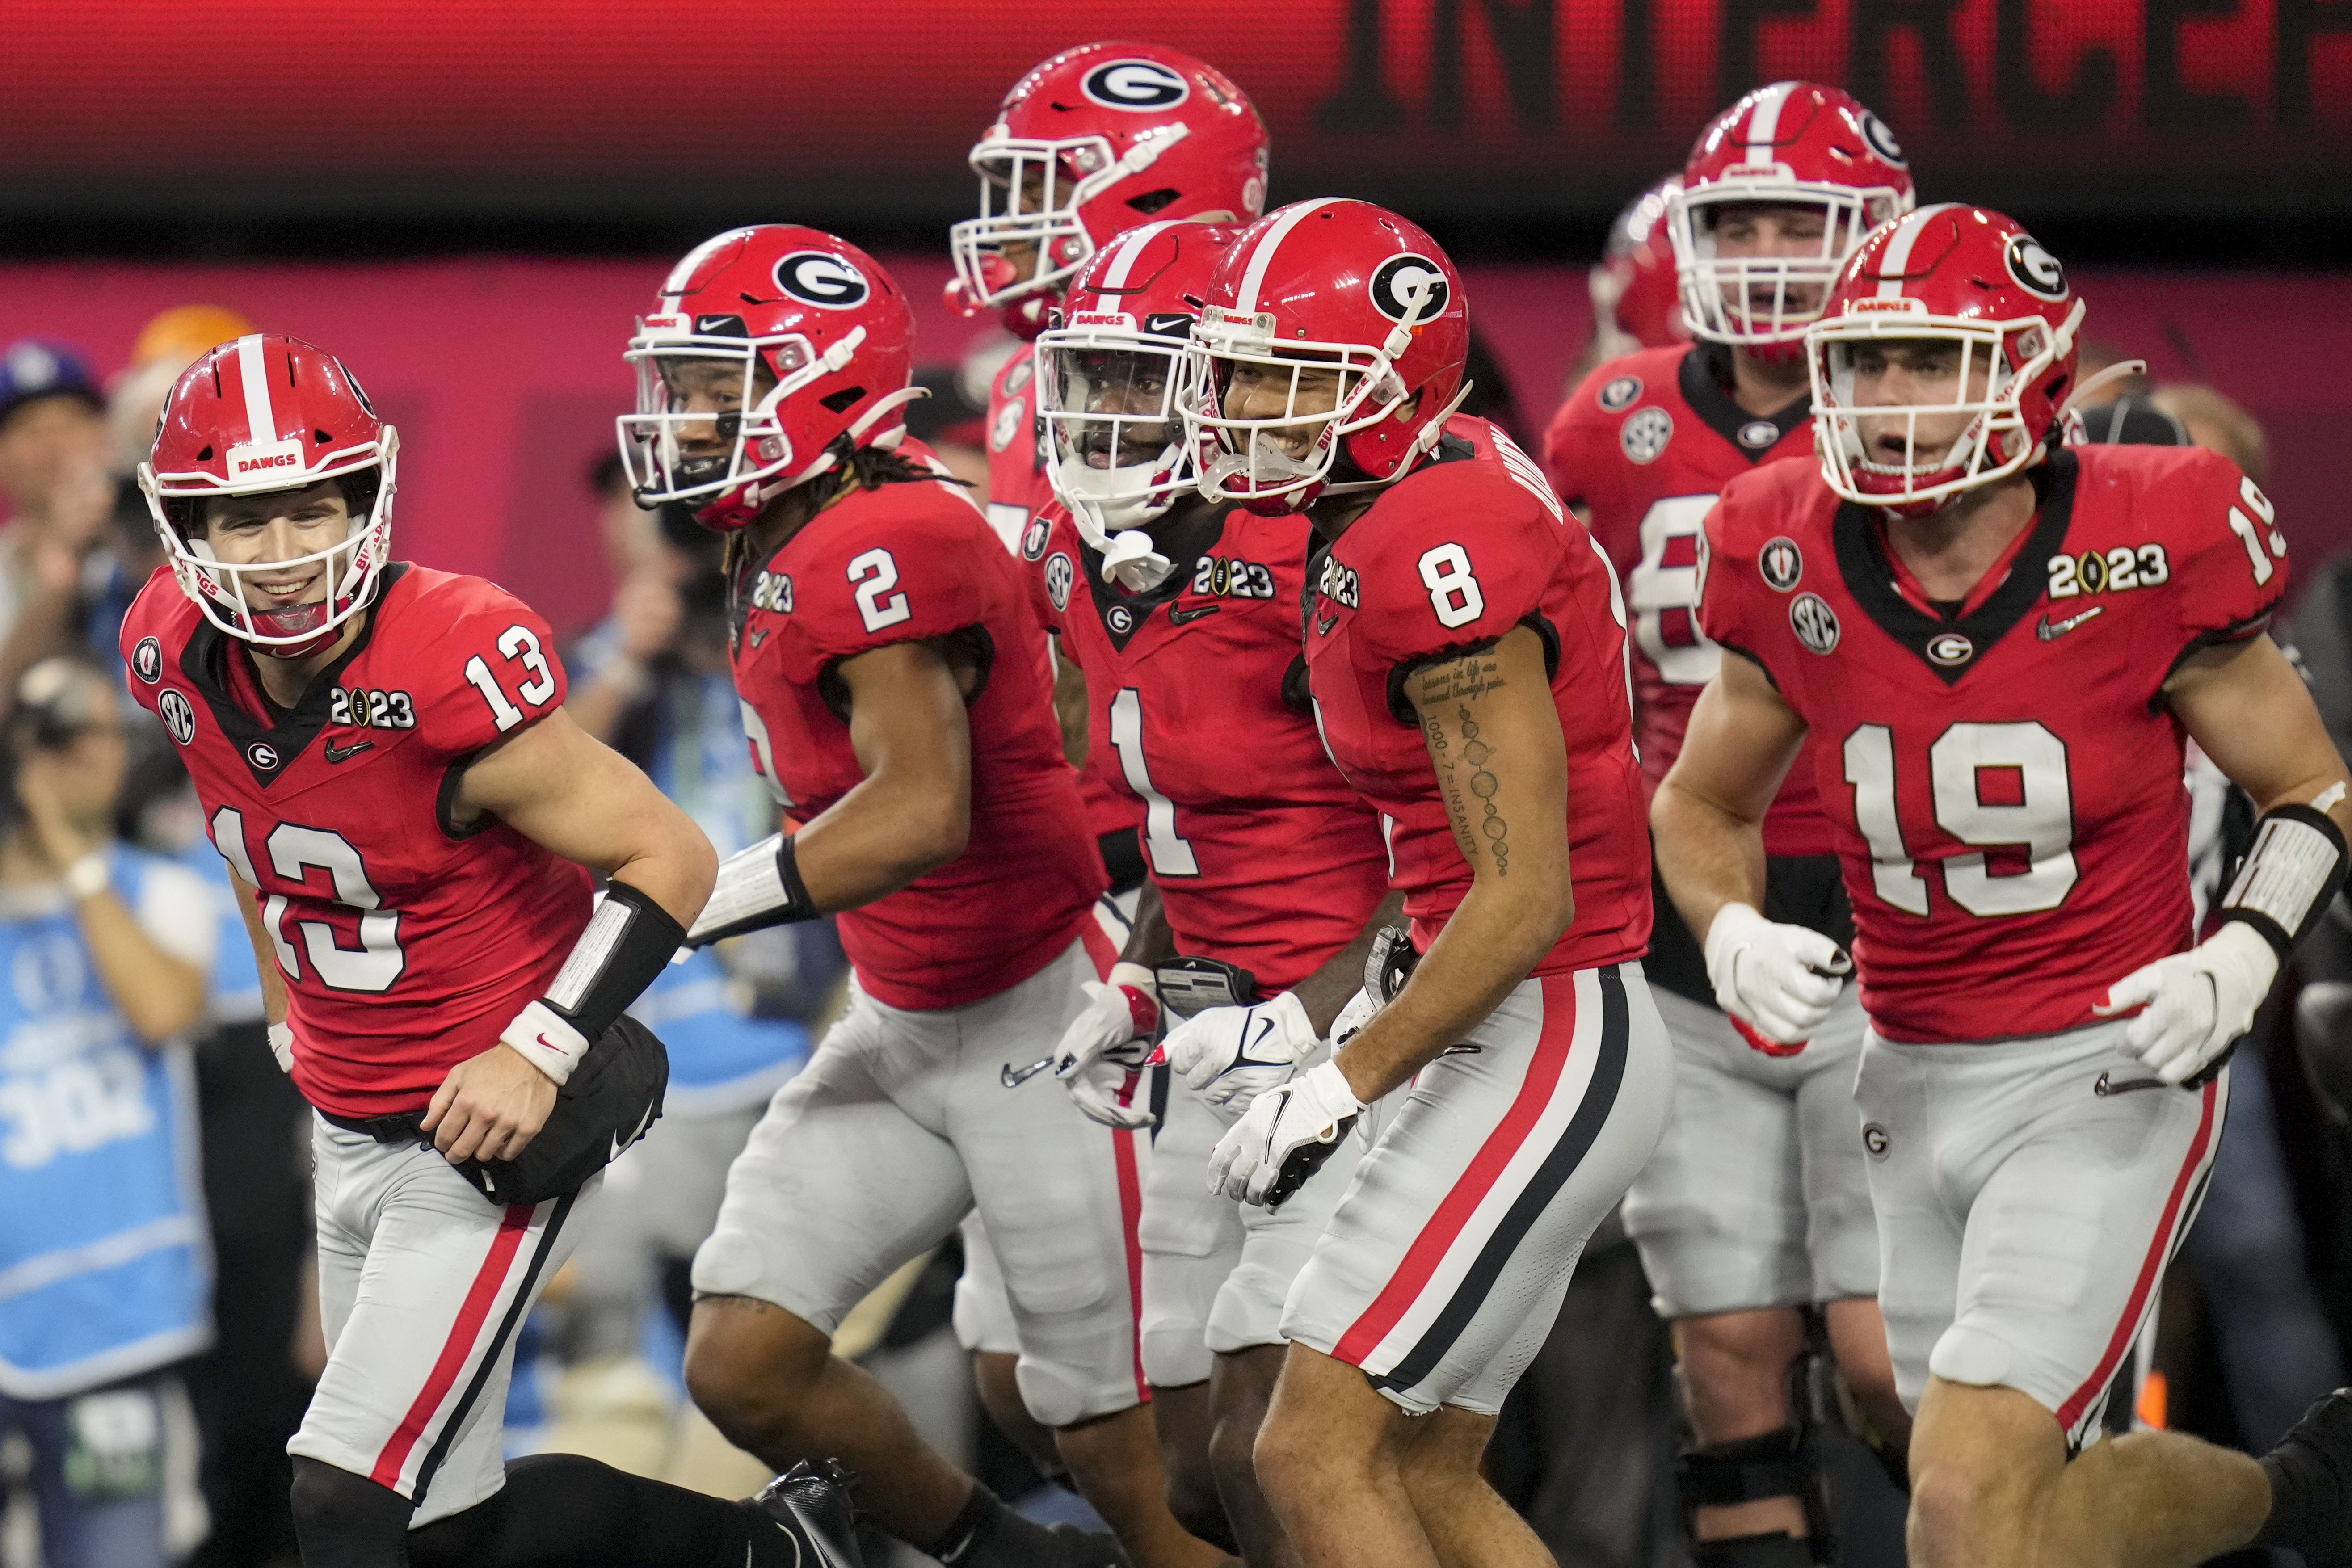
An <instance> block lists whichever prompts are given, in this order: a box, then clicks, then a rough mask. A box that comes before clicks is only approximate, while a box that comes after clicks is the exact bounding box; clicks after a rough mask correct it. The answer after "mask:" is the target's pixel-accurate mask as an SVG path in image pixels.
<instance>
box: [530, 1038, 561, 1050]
mask: <svg viewBox="0 0 2352 1568" xmlns="http://www.w3.org/2000/svg"><path fill="white" fill-rule="evenodd" d="M534 1043H536V1044H538V1045H541V1046H545V1047H547V1048H548V1049H549V1050H551V1051H561V1050H562V1049H563V1047H562V1046H559V1045H557V1044H556V1043H555V1042H554V1041H553V1040H551V1039H549V1038H548V1037H546V1036H545V1035H541V1036H540V1037H539V1038H538V1039H537V1041H536V1042H534Z"/></svg>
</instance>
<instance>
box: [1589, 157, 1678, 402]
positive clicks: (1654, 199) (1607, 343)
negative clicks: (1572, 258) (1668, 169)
mask: <svg viewBox="0 0 2352 1568" xmlns="http://www.w3.org/2000/svg"><path fill="white" fill-rule="evenodd" d="M1681 188H1682V176H1681V175H1679V174H1668V175H1667V176H1666V177H1665V178H1664V179H1663V180H1660V181H1659V182H1658V183H1657V184H1654V185H1652V186H1651V187H1650V188H1649V189H1648V190H1646V191H1643V193H1642V194H1641V195H1638V196H1636V197H1634V198H1633V202H1632V203H1631V204H1629V205H1627V206H1626V208H1625V210H1624V211H1622V212H1621V213H1619V214H1618V215H1617V220H1616V221H1615V222H1614V223H1612V224H1611V225H1610V226H1609V244H1608V247H1607V249H1605V250H1604V251H1603V252H1602V253H1601V260H1600V261H1599V262H1597V263H1596V264H1594V266H1593V268H1592V270H1591V273H1590V274H1589V275H1588V285H1589V287H1590V288H1591V293H1592V326H1593V331H1594V332H1596V333H1597V334H1598V335H1599V336H1600V338H1601V358H1602V359H1615V358H1616V357H1617V356H1618V355H1620V354H1627V353H1633V351H1634V350H1636V349H1663V348H1668V347H1671V346H1672V345H1674V344H1675V343H1685V342H1690V328H1689V327H1688V326H1686V325H1685V324H1684V322H1683V315H1682V297H1681V292H1680V289H1679V288H1678V286H1677V285H1676V283H1675V248H1674V247H1673V246H1672V245H1671V244H1669V243H1668V241H1667V239H1666V222H1665V219H1666V196H1667V195H1668V193H1670V192H1673V191H1677V190H1680V189H1681Z"/></svg>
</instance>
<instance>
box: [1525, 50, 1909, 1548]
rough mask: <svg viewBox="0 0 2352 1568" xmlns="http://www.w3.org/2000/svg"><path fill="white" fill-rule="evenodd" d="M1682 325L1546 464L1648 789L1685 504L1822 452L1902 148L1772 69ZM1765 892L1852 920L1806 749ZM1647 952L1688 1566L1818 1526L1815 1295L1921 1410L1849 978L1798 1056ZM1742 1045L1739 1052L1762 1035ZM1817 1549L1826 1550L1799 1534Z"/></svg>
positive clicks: (1887, 1404)
mask: <svg viewBox="0 0 2352 1568" xmlns="http://www.w3.org/2000/svg"><path fill="white" fill-rule="evenodd" d="M1661 205H1662V207H1663V209H1664V213H1663V218H1662V221H1661V224H1660V227H1661V228H1668V229H1671V231H1672V232H1673V234H1674V236H1675V244H1676V246H1677V247H1678V249H1677V251H1676V255H1675V264H1676V268H1677V270H1678V271H1679V273H1680V275H1681V280H1682V286H1683V298H1682V309H1681V316H1682V322H1683V325H1684V327H1685V330H1686V331H1688V332H1689V333H1691V334H1692V335H1693V336H1695V337H1696V339H1697V341H1696V342H1693V343H1687V344H1677V345H1675V346H1671V347H1657V348H1653V349H1648V350H1645V351H1643V352H1641V353H1632V354H1628V355H1626V356H1624V357H1623V358H1622V359H1617V360H1613V361H1612V362H1610V363H1607V364H1603V365H1601V366H1600V367H1598V368H1597V369H1595V370H1594V371H1593V372H1592V374H1591V375H1589V376H1587V377H1586V378H1585V380H1584V382H1583V383H1582V384H1580V386H1578V387H1577V389H1576V390H1575V392H1574V393H1573V394H1571V395H1570V397H1569V400H1568V401H1567V403H1565V404H1564V405H1561V407H1560V410H1559V414H1558V415H1557V416H1554V418H1553V420H1552V424H1551V429H1550V431H1549V435H1548V436H1547V437H1546V441H1545V450H1544V459H1545V468H1546V469H1547V470H1548V471H1549V474H1550V476H1551V480H1552V484H1553V487H1554V488H1555V489H1558V490H1559V494H1560V497H1561V499H1563V500H1566V501H1567V502H1568V503H1569V504H1570V506H1572V507H1575V508H1577V509H1578V510H1579V511H1580V513H1581V514H1582V515H1583V517H1584V518H1585V521H1586V522H1587V523H1588V524H1589V525H1590V526H1591V530H1592V536H1593V538H1595V539H1596V540H1598V541H1599V542H1601V548H1602V549H1604V550H1606V551H1607V552H1609V557H1610V560H1611V561H1612V563H1614V564H1615V566H1616V568H1617V570H1618V572H1619V574H1621V575H1622V578H1623V580H1624V582H1625V584H1626V585H1627V595H1626V596H1627V599H1628V600H1629V602H1630V608H1631V609H1632V611H1633V680H1634V695H1635V705H1634V734H1635V735H1636V737H1637V738H1638V739H1639V741H1640V743H1641V751H1642V772H1643V779H1644V780H1645V782H1646V783H1647V784H1649V785H1650V787H1651V788H1653V789H1654V788H1655V787H1656V784H1657V781H1658V780H1660V779H1662V778H1664V777H1665V774H1666V770H1667V768H1669V767H1670V766H1672V765H1673V763H1674V760H1675V752H1677V751H1679V750H1680V749H1681V746H1682V739H1683V726H1684V725H1685V723H1687V722H1688V721H1689V718H1690V710H1691V705H1692V704H1693V703H1694V702H1696V700H1698V694H1699V691H1700V689H1701V688H1702V687H1704V686H1705V685H1706V682H1707V680H1708V679H1711V678H1712V677H1713V676H1714V674H1715V669H1716V666H1717V664H1718V663H1719V662H1720V661H1721V659H1722V657H1723V654H1722V650H1721V649H1720V648H1718V647H1716V645H1715V644H1714V643H1712V642H1709V641H1708V640H1707V639H1706V637H1704V636H1703V635H1701V633H1700V632H1699V630H1698V626H1697V622H1696V606H1697V602H1698V593H1697V586H1696V584H1697V579H1698V571H1697V563H1698V534H1699V524H1700V521H1702V520H1703V519H1704V518H1705V517H1706V513H1707V510H1708V509H1709V508H1710V507H1712V506H1713V505H1714V504H1715V497H1716V493H1717V491H1718V490H1720V489H1722V488H1723V486H1724V485H1725V483H1726V482H1727V481H1728V480H1730V479H1732V478H1734V477H1735V476H1737V475H1739V474H1744V473H1747V472H1748V471H1749V470H1750V469H1752V468H1756V467H1758V466H1759V465H1760V464H1764V463H1769V462H1778V461H1780V460H1782V459H1784V458H1804V459H1808V460H1809V459H1811V457H1812V453H1813V437H1812V422H1811V419H1810V418H1809V417H1808V414H1809V410H1810V406H1811V398H1810V396H1809V395H1808V393H1807V388H1806V381H1805V362H1804V356H1803V353H1802V349H1803V344H1802V342H1801V332H1802V331H1803V326H1804V323H1805V321H1810V320H1811V319H1812V318H1813V317H1815V316H1817V315H1818V314H1819V313H1820V310H1821V308H1822V301H1823V300H1825V299H1826V298H1827V297H1828V293H1829V288H1830V285H1831V283H1832V280H1833V278H1834V274H1835V271H1836V268H1838V266H1839V265H1840V264H1842V263H1843V260H1844V259H1845V258H1846V257H1847V256H1849V255H1850V254H1852V252H1853V248H1854V247H1857V246H1859V245H1860V244H1861V243H1862V240H1863V237H1864V235H1866V234H1867V233H1869V232H1870V230H1871V229H1872V228H1873V227H1874V226H1876V225H1877V224H1878V223H1879V222H1881V221H1882V220H1884V219H1886V218H1890V217H1893V216H1896V215H1897V214H1900V213H1903V212H1906V211H1908V210H1910V206H1911V177H1910V174H1908V172H1907V171H1906V169H1905V167H1904V164H1903V160H1902V155H1901V153H1900V152H1899V151H1898V150H1897V149H1896V147H1895V139H1894V137H1893V136H1892V135H1890V134H1889V133H1888V132H1887V130H1886V127H1885V124H1884V123H1882V122H1881V121H1879V120H1878V119H1877V118H1876V117H1875V116H1874V115H1873V114H1872V113H1871V112H1870V110H1867V109H1865V108H1864V107H1863V106H1862V105H1861V104H1859V103H1857V102H1855V101H1854V100H1853V99H1852V98H1850V97H1848V96H1847V95H1846V94H1844V93H1843V92H1841V91H1839V90H1838V89H1835V88H1829V87H1819V86H1815V85H1814V84H1812V83H1811V82H1789V81H1784V82H1778V83H1775V84H1774V85H1772V86H1770V87H1765V88H1759V89H1757V90H1756V91H1754V92H1751V93H1749V94H1748V95H1747V96H1746V97H1745V98H1742V99H1741V100H1739V101H1738V103H1736V104H1734V105H1732V106H1731V108H1729V109H1728V110H1725V111H1724V112H1723V113H1722V114H1720V115H1717V117H1716V119H1715V120H1714V121H1713V122H1712V123H1710V124H1709V125H1708V127H1707V128H1706V131H1704V132H1701V133H1700V135H1699V138H1698V142H1697V144H1696V147H1695V148H1694V149H1693V151H1692V153H1691V157H1690V162H1689V164H1688V166H1687V167H1686V168H1685V170H1684V171H1683V174H1682V176H1681V178H1680V179H1679V180H1678V181H1677V182H1675V185H1674V186H1673V188H1671V189H1670V190H1669V191H1668V192H1667V194H1666V195H1665V197H1664V200H1663V202H1662V204H1661ZM1764 840H1765V850H1766V853H1767V854H1768V856H1769V857H1770V858H1769V862H1768V867H1767V875H1766V879H1765V887H1766V896H1767V898H1768V900H1769V904H1768V906H1767V908H1768V910H1769V914H1770V915H1771V918H1773V919H1774V920H1776V921H1783V922H1786V923H1790V924H1792V925H1802V926H1805V927H1807V928H1809V929H1811V930H1812V931H1816V932H1817V933H1820V935H1821V938H1822V940H1821V942H1820V944H1819V948H1820V952H1822V954H1824V955H1825V954H1826V953H1827V952H1829V951H1830V950H1831V949H1832V948H1834V947H1836V946H1838V945H1839V944H1842V943H1843V942H1849V941H1851V940H1852V938H1853V915H1852V913H1851V911H1850V910H1848V909H1847V907H1846V902H1845V896H1844V893H1843V890H1842V889H1841V887H1840V885H1839V881H1838V870H1837V861H1836V858H1835V857H1834V855H1833V853H1832V847H1833V846H1832V838H1831V830H1830V825H1829V821H1828V819H1827V818H1826V817H1825V816H1823V815H1822V809H1821V805H1820V803H1819V801H1818V800H1817V799H1816V798H1815V796H1814V793H1813V782H1812V775H1811V770H1810V769H1808V768H1806V767H1804V766H1802V765H1800V766H1799V767H1797V768H1796V769H1794V770H1793V771H1792V772H1791V773H1790V777H1789V779H1788V781H1787V783H1786V784H1783V785H1782V787H1781V792H1780V798H1779V799H1778V800H1777V801H1775V802H1774V804H1773V807H1772V810H1771V812H1770V814H1769V816H1766V818H1765V826H1764ZM1644 969H1645V971H1646V973H1648V976H1649V979H1650V984H1651V986H1652V987H1653V989H1654V993H1655V994H1656V996H1657V1003H1658V1012H1659V1014H1660V1016H1663V1017H1664V1019H1665V1021H1666V1031H1667V1033H1668V1034H1669V1035H1670V1036H1671V1037H1673V1039H1674V1042H1675V1079H1676V1082H1675V1117H1674V1120H1673V1121H1672V1122H1670V1123H1669V1124H1668V1126H1667V1129H1666V1136H1665V1140H1664V1142H1662V1143H1661V1144H1660V1145H1659V1149H1658V1152H1657V1155H1656V1157H1655V1158H1654V1159H1653V1160H1652V1161H1651V1162H1650V1163H1649V1164H1648V1165H1647V1166H1646V1167H1644V1168H1643V1172H1642V1174H1641V1176H1640V1177H1639V1178H1638V1179H1637V1180H1636V1181H1635V1182H1634V1184H1633V1190H1632V1191H1631V1192H1629V1193H1627V1194H1626V1195H1625V1216H1624V1217H1625V1228H1626V1230H1627V1231H1628V1232H1629V1233H1630V1234H1631V1235H1632V1236H1633V1239H1634V1242H1635V1243H1636V1245H1637V1246H1639V1247H1640V1248H1641V1252H1642V1266H1643V1270H1644V1272H1645V1273H1646V1274H1647V1275H1648V1277H1649V1280H1650V1286H1651V1289H1653V1291H1654V1293H1655V1300H1656V1302H1657V1305H1658V1309H1659V1310H1660V1312H1661V1313H1663V1314H1664V1316H1665V1317H1666V1319H1667V1320H1668V1321H1670V1322H1671V1323H1673V1324H1674V1329H1675V1351H1676V1356H1677V1359H1678V1360H1679V1361H1680V1363H1681V1366H1682V1388H1683V1394H1684V1399H1685V1406H1686V1408H1687V1410H1688V1412H1689V1416H1690V1422H1691V1430H1692V1435H1693V1436H1694V1437H1695V1439H1696V1446H1695V1447H1694V1448H1693V1449H1692V1450H1691V1451H1690V1452H1689V1453H1687V1454H1685V1456H1684V1457H1683V1460H1682V1463H1681V1466H1680V1467H1679V1470H1678V1480H1679V1484H1680V1487H1681V1490H1682V1497H1683V1504H1684V1510H1685V1521H1686V1522H1687V1525H1688V1527H1689V1529H1690V1530H1691V1532H1692V1533H1693V1535H1694V1536H1695V1537H1696V1541H1697V1548H1696V1550H1697V1552H1698V1556H1699V1561H1700V1562H1701V1563H1703V1564H1709V1565H1712V1564H1734V1565H1736V1564H1738V1563H1752V1562H1763V1563H1778V1562H1783V1561H1789V1560H1792V1559H1793V1558H1794V1557H1797V1556H1801V1555H1803V1554H1802V1553H1801V1552H1797V1551H1796V1549H1794V1548H1792V1547H1791V1546H1790V1542H1789V1540H1788V1538H1789V1537H1790V1536H1807V1535H1813V1534H1820V1533H1823V1532H1822V1531H1820V1530H1819V1526H1820V1524H1821V1522H1822V1503H1823V1496H1822V1488H1821V1485H1820V1476H1821V1469H1820V1467H1821V1455H1820V1449H1819V1446H1818V1445H1817V1444H1816V1443H1815V1442H1814V1441H1813V1440H1812V1438H1811V1434H1810V1433H1809V1432H1808V1431H1807V1430H1806V1429H1805V1426H1804V1425H1803V1419H1804V1410H1803V1407H1802V1405H1801V1403H1798V1402H1792V1401H1791V1399H1790V1393H1789V1384H1790V1377H1789V1369H1790V1363H1792V1362H1794V1361H1795V1360H1796V1359H1797V1357H1798V1356H1799V1355H1801V1353H1802V1352H1803V1351H1804V1348H1805V1343H1806V1326H1805V1321H1804V1317H1803V1314H1802V1311H1801V1309H1802V1308H1804V1307H1807V1306H1811V1305H1814V1304H1818V1305H1819V1306H1820V1309H1821V1312H1822V1319H1823V1320H1824V1322H1825V1326H1826V1329H1827V1331H1828V1339H1829V1342H1830V1345H1831V1346H1832V1350H1833V1351H1834V1352H1835V1354H1836V1358H1837V1361H1838V1364H1839V1367H1840V1370H1841V1371H1842V1372H1843V1373H1844V1375H1845V1378H1846V1381H1847V1384H1849V1386H1850V1387H1852V1389H1853V1392H1854V1394H1855V1396H1856V1400H1857V1403H1858V1404H1859V1405H1861V1407H1862V1410H1863V1412H1864V1415H1865V1416H1866V1417H1867V1420H1868V1425H1869V1426H1870V1427H1871V1428H1872V1429H1873V1431H1872V1436H1874V1438H1876V1439H1877V1440H1878V1441H1879V1442H1880V1443H1881V1444H1882V1445H1883V1447H1882V1448H1881V1452H1882V1454H1883V1455H1885V1456H1886V1457H1888V1458H1890V1459H1891V1461H1892V1468H1895V1469H1896V1470H1897V1471H1898V1473H1899V1470H1900V1456H1901V1454H1902V1451H1903V1441H1904V1438H1905V1436H1906V1433H1907V1432H1908V1430H1909V1426H1910V1421H1909V1418H1908V1417H1907V1416H1906V1415H1905V1413H1904V1410H1903V1405H1902V1403H1901V1402H1900V1401H1899V1400H1898V1399H1897V1398H1896V1397H1895V1380H1894V1373H1893V1372H1892V1370H1891V1369H1890V1368H1889V1366H1888V1364H1887V1361H1886V1348H1885V1346H1886V1336H1885V1328H1884V1327H1883V1325H1882V1324H1881V1323H1880V1321H1879V1317H1878V1310H1877V1306H1876V1302H1875V1298H1876V1296H1877V1294H1878V1233H1877V1226H1876V1223H1875V1221H1874V1218H1873V1216H1872V1214H1871V1208H1870V1185H1869V1178H1868V1176H1867V1175H1866V1174H1865V1173H1864V1156H1863V1151H1862V1147H1861V1145H1860V1144H1859V1143H1858V1142H1855V1139H1854V1134H1853V1071H1854V1064H1855V1062H1856V1060H1857V1059H1858V1058H1859V1057H1860V1056H1861V1052H1862V1029H1863V1018H1862V1008H1861V1005H1860V1003H1859V1002H1858V1000H1856V999H1855V998H1854V997H1853V996H1852V995H1851V994H1848V995H1845V996H1843V997H1842V998H1841V999H1840V1001H1839V1003H1838V1005H1837V1006H1836V1007H1835V1008H1833V1009H1832V1012H1831V1013H1830V1015H1829V1016H1828V1017H1827V1018H1825V1019H1824V1020H1823V1021H1822V1025H1821V1026H1820V1027H1819V1028H1817V1029H1816V1030H1814V1031H1813V1034H1812V1037H1811V1045H1810V1046H1809V1047H1807V1048H1806V1049H1805V1050H1804V1051H1803V1052H1801V1053H1799V1054H1793V1055H1792V1054H1790V1053H1788V1051H1787V1049H1786V1047H1783V1046H1781V1045H1780V1043H1779V1042H1777V1041H1774V1040H1771V1039H1769V1038H1763V1037H1754V1036H1750V1037H1743V1036H1742V1035H1741V1034H1740V1033H1739V1032H1738V1026H1737V1024H1736V1022H1734V1021H1733V1020H1732V1019H1730V1018H1727V1016H1726V1015H1725V1014H1724V1013H1723V1011H1722V1010H1721V1008H1720V1006H1719V1005H1718V1002H1717V995H1716V992H1715V987H1714V986H1713V984H1711V983H1710V982H1709V980H1708V978H1707V966H1706V960H1705V958H1704V956H1703V955H1702V953H1701V952H1700V950H1699V944H1698V942H1696V940H1695V939H1694V938H1693V937H1692V935H1691V933H1690V932H1689V931H1686V930H1685V929H1684V926H1683V923H1682V920H1681V918H1680V917H1679V916H1678V915H1676V914H1675V910H1674V908H1673V906H1672V905H1671V904H1669V903H1668V902H1666V900H1664V899H1660V900H1657V922H1656V926H1655V928H1654V930H1653V931H1652V932H1651V937H1650V954H1649V959H1648V962H1647V963H1646V964H1645V965H1644ZM1751 1047H1752V1048H1751ZM1824 1545H1826V1541H1825V1540H1824V1541H1822V1542H1816V1546H1817V1547H1819V1546H1824Z"/></svg>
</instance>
